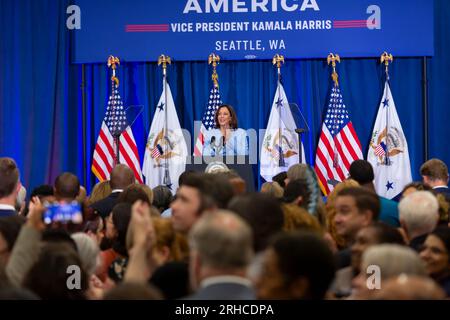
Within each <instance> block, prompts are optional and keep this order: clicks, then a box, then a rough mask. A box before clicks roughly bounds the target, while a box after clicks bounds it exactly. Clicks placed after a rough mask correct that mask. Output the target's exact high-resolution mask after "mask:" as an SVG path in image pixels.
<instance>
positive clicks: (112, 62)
mask: <svg viewBox="0 0 450 320" xmlns="http://www.w3.org/2000/svg"><path fill="white" fill-rule="evenodd" d="M119 64H120V60H119V58H118V57H114V56H109V57H108V67H109V68H111V69H112V77H111V94H112V95H113V94H114V89H115V88H118V87H119V79H118V78H117V77H116V68H117V65H119ZM114 108H115V107H114ZM111 134H112V136H113V138H114V143H115V145H116V157H115V159H114V166H115V165H117V164H119V162H120V159H119V157H120V135H121V132H119V131H116V132H111Z"/></svg>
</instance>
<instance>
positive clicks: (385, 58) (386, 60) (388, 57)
mask: <svg viewBox="0 0 450 320" xmlns="http://www.w3.org/2000/svg"><path fill="white" fill-rule="evenodd" d="M380 61H381V63H384V66H385V70H384V72H385V73H386V81H387V83H388V84H389V80H390V78H389V63H392V62H393V61H394V57H393V56H392V54H388V53H387V52H386V51H385V52H383V54H382V55H381V58H380ZM384 101H385V102H387V103H389V101H386V97H384ZM384 107H385V108H386V107H387V108H389V104H388V105H387V106H384ZM385 155H386V156H385V165H387V166H389V165H390V164H391V161H390V159H389V109H386V152H385Z"/></svg>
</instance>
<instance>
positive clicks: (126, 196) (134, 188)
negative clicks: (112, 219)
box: [117, 184, 152, 206]
mask: <svg viewBox="0 0 450 320" xmlns="http://www.w3.org/2000/svg"><path fill="white" fill-rule="evenodd" d="M146 187H147V186H146ZM138 200H141V201H142V202H145V203H147V204H148V205H149V206H151V205H152V203H151V201H152V199H150V198H149V196H148V194H147V193H146V192H145V191H144V189H143V187H142V185H140V184H132V185H129V186H128V187H126V188H125V190H123V192H121V193H120V195H119V198H118V200H117V203H121V202H126V203H129V204H134V203H135V202H136V201H138Z"/></svg>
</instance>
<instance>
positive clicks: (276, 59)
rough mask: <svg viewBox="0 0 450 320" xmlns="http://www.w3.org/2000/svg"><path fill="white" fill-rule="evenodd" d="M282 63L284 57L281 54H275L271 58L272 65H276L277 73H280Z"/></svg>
mask: <svg viewBox="0 0 450 320" xmlns="http://www.w3.org/2000/svg"><path fill="white" fill-rule="evenodd" d="M283 63H284V56H282V55H281V54H278V53H277V54H276V55H274V56H273V59H272V64H273V65H277V68H278V71H280V68H281V65H282V64H283Z"/></svg>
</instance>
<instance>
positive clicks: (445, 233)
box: [430, 226, 450, 261]
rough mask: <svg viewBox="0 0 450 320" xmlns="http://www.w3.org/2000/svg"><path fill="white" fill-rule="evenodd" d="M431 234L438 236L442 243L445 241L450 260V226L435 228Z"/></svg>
mask: <svg viewBox="0 0 450 320" xmlns="http://www.w3.org/2000/svg"><path fill="white" fill-rule="evenodd" d="M430 234H432V235H434V236H436V237H438V238H439V239H440V240H441V241H442V243H444V246H445V248H446V249H447V253H448V255H449V261H450V228H449V227H444V226H440V227H437V228H436V229H434V231H433V232H431V233H430Z"/></svg>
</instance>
